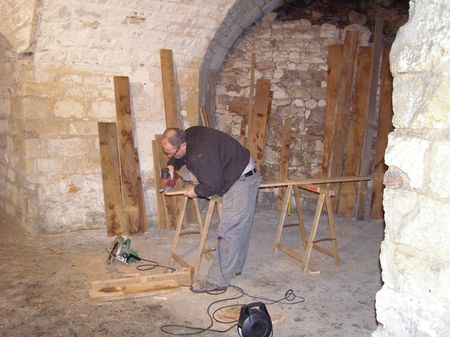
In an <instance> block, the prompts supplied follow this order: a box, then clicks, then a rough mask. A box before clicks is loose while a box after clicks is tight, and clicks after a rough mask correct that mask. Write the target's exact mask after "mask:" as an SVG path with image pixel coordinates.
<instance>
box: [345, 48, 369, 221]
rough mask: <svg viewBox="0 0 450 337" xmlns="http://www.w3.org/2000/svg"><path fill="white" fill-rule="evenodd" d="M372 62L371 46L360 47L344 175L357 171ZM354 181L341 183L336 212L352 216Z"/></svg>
mask: <svg viewBox="0 0 450 337" xmlns="http://www.w3.org/2000/svg"><path fill="white" fill-rule="evenodd" d="M371 64H372V48H369V47H362V48H360V52H359V57H358V66H357V70H356V82H355V95H354V97H353V109H352V111H353V116H352V119H351V122H350V127H349V133H348V143H347V151H346V155H345V163H344V176H355V175H358V173H359V167H360V163H361V151H362V143H363V138H364V130H365V125H366V124H367V102H368V99H369V89H370V88H369V77H370V66H371ZM356 192H357V189H356V183H353V182H352V183H346V184H342V186H341V189H340V195H339V203H338V214H340V215H343V216H352V214H353V210H354V208H355V202H356Z"/></svg>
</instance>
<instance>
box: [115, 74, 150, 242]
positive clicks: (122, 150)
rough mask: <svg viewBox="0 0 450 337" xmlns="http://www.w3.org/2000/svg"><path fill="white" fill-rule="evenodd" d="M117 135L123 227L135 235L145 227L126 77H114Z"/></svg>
mask: <svg viewBox="0 0 450 337" xmlns="http://www.w3.org/2000/svg"><path fill="white" fill-rule="evenodd" d="M114 93H115V101H116V116H117V133H118V144H119V158H120V168H121V181H122V200H123V206H124V209H123V213H124V225H125V227H126V229H127V232H128V233H129V234H132V233H137V232H139V231H140V229H141V228H144V227H145V225H144V224H143V223H141V222H142V219H140V217H139V205H138V196H137V193H138V189H137V184H138V172H137V169H136V168H137V162H136V159H137V158H136V156H135V152H134V144H133V132H132V123H131V105H130V93H129V82H128V77H123V76H120V77H119V76H116V77H114Z"/></svg>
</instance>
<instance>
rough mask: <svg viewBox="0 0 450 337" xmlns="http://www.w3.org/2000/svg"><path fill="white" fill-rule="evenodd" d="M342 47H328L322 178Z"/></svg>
mask: <svg viewBox="0 0 450 337" xmlns="http://www.w3.org/2000/svg"><path fill="white" fill-rule="evenodd" d="M343 50H344V46H343V45H341V44H335V45H331V46H328V75H327V105H326V108H325V123H324V138H323V156H322V177H328V173H329V169H330V167H329V165H330V157H331V147H332V144H333V126H334V119H335V112H336V97H337V92H338V88H339V85H340V83H341V82H340V81H341V72H342V53H343Z"/></svg>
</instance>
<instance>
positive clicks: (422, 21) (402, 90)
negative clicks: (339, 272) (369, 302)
mask: <svg viewBox="0 0 450 337" xmlns="http://www.w3.org/2000/svg"><path fill="white" fill-rule="evenodd" d="M410 6H411V8H410V19H409V21H408V23H407V24H406V25H405V26H403V27H402V28H401V30H400V31H399V33H398V36H397V39H396V40H395V43H394V45H393V47H392V52H391V55H390V57H391V69H392V72H393V75H394V93H393V104H394V125H395V127H396V130H395V132H394V133H393V134H391V135H390V137H389V145H388V149H387V153H386V163H387V165H389V170H388V172H387V174H386V176H385V184H386V189H385V192H384V201H383V204H384V208H385V220H386V231H385V240H384V242H383V244H382V247H381V248H382V251H381V265H382V268H383V274H382V276H383V282H384V285H383V288H382V290H380V291H379V292H378V294H377V298H376V307H377V320H378V321H379V322H380V323H381V326H380V328H379V329H378V330H377V331H376V332H374V333H373V335H372V336H374V337H388V336H389V337H394V336H395V337H406V336H447V335H448V332H449V331H450V290H449V287H448V285H449V284H450V259H449V257H450V246H449V244H448V242H449V239H450V227H449V225H448V219H449V218H450V203H449V200H450V188H449V186H450V183H449V179H448V174H449V172H450V159H449V158H450V142H449V139H450V138H449V135H450V134H449V130H450V121H449V111H450V91H449V90H450V63H449V55H450V40H449V38H448V37H449V36H450V27H449V25H448V18H449V17H450V3H449V2H448V1H443V0H436V1H432V2H430V1H424V0H418V1H411V2H410Z"/></svg>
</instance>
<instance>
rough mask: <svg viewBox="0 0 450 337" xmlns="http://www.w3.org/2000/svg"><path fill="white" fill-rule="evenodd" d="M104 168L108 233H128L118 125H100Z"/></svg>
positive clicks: (103, 179)
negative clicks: (123, 196)
mask: <svg viewBox="0 0 450 337" xmlns="http://www.w3.org/2000/svg"><path fill="white" fill-rule="evenodd" d="M98 138H99V141H100V156H101V160H100V162H101V166H102V181H103V198H104V202H105V221H106V232H107V234H108V235H109V236H112V235H118V234H123V233H125V232H126V229H125V226H124V224H123V209H122V191H121V182H120V164H119V149H118V146H117V131H116V123H102V122H100V123H98Z"/></svg>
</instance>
